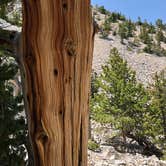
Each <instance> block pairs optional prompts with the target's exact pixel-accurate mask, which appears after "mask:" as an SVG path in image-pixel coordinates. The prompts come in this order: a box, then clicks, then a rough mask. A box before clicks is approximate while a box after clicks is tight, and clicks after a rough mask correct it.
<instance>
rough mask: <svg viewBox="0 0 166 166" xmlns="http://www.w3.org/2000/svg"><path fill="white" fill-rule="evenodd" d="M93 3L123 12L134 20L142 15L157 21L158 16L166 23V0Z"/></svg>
mask: <svg viewBox="0 0 166 166" xmlns="http://www.w3.org/2000/svg"><path fill="white" fill-rule="evenodd" d="M91 3H92V4H93V5H95V4H98V5H100V6H101V5H104V6H105V8H106V9H108V10H110V11H116V12H121V13H122V14H124V15H125V16H126V17H128V18H131V19H132V20H137V18H138V16H140V17H141V19H142V20H145V19H146V20H147V21H148V22H152V23H155V20H156V19H157V18H161V19H162V20H163V22H164V23H166V0H91Z"/></svg>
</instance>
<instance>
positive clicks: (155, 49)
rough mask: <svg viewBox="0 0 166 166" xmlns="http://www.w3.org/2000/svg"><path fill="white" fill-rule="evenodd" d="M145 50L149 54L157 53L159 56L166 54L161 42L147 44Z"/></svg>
mask: <svg viewBox="0 0 166 166" xmlns="http://www.w3.org/2000/svg"><path fill="white" fill-rule="evenodd" d="M143 51H145V52H146V53H149V54H155V55H157V56H161V57H162V56H166V50H165V49H164V48H162V47H161V46H160V45H159V44H157V45H156V44H154V43H153V44H147V46H146V47H144V49H143Z"/></svg>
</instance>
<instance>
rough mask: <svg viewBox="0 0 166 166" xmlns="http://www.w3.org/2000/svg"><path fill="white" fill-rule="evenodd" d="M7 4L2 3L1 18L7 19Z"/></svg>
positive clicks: (0, 6) (0, 8) (0, 7)
mask: <svg viewBox="0 0 166 166" xmlns="http://www.w3.org/2000/svg"><path fill="white" fill-rule="evenodd" d="M6 6H7V5H6V4H3V5H0V18H2V19H4V20H6V19H7V16H6V15H7V9H6Z"/></svg>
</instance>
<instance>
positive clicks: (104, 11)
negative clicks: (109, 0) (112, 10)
mask: <svg viewBox="0 0 166 166" xmlns="http://www.w3.org/2000/svg"><path fill="white" fill-rule="evenodd" d="M98 11H99V12H100V13H101V14H108V13H109V12H108V11H107V10H106V9H105V8H104V6H100V7H98Z"/></svg>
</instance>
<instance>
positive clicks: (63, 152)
mask: <svg viewBox="0 0 166 166" xmlns="http://www.w3.org/2000/svg"><path fill="white" fill-rule="evenodd" d="M93 38H94V29H93V26H92V17H91V8H90V0H37V1H34V0H28V1H27V0H24V1H23V62H24V67H25V71H26V72H25V80H26V94H27V95H26V97H27V101H28V115H29V122H30V127H29V130H30V135H31V139H32V144H33V151H34V157H35V165H36V166H86V165H87V142H88V114H89V113H88V104H89V89H90V73H91V65H92V51H93Z"/></svg>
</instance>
